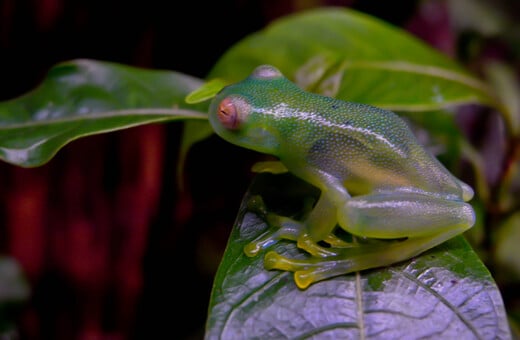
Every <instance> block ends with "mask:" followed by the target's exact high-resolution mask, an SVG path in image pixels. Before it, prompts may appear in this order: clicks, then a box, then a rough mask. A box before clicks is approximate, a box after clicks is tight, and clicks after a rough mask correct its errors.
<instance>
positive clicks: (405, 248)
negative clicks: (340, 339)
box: [264, 229, 460, 289]
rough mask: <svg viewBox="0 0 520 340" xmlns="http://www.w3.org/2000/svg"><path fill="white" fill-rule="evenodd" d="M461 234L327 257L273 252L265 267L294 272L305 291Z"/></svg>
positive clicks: (369, 246)
mask: <svg viewBox="0 0 520 340" xmlns="http://www.w3.org/2000/svg"><path fill="white" fill-rule="evenodd" d="M458 233H460V230H457V229H454V230H451V231H449V232H444V233H439V234H437V235H434V236H430V237H416V238H409V239H404V240H402V239H401V240H388V241H381V242H375V243H366V244H359V245H358V246H356V247H351V248H343V249H340V248H335V251H336V255H335V256H330V257H327V258H320V257H315V256H312V257H309V258H306V259H291V258H288V257H285V256H283V255H280V254H278V253H276V252H275V251H270V252H268V253H267V254H266V255H265V258H264V267H265V268H266V269H268V270H271V269H278V270H285V271H291V272H294V281H295V283H296V285H297V286H298V287H299V288H301V289H305V288H307V287H308V286H309V285H311V284H312V283H315V282H318V281H322V280H325V279H328V278H331V277H335V276H339V275H344V274H348V273H352V272H356V271H361V270H365V269H370V268H377V267H384V266H388V265H391V264H393V263H397V262H401V261H404V260H407V259H409V258H411V257H413V256H416V255H418V254H420V253H422V252H424V251H426V250H428V249H430V248H432V247H434V246H436V245H438V244H440V243H442V242H444V241H446V240H448V239H450V238H452V237H453V236H455V235H456V234H458Z"/></svg>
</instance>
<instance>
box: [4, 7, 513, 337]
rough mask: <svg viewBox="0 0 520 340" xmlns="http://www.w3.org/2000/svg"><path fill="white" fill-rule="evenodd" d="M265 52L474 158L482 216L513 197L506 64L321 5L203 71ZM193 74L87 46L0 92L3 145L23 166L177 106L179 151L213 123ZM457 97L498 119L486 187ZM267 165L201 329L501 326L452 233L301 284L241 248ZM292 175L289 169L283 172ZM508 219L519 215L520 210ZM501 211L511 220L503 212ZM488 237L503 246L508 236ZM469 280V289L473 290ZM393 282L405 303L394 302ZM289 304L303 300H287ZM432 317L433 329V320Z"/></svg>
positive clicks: (227, 72) (485, 280) (284, 67)
mask: <svg viewBox="0 0 520 340" xmlns="http://www.w3.org/2000/svg"><path fill="white" fill-rule="evenodd" d="M302 37H304V38H302ZM266 63H268V64H273V65H274V66H276V67H278V68H279V69H280V70H281V71H282V72H283V73H284V74H285V75H287V76H288V77H290V78H291V79H292V80H294V81H295V82H296V83H297V84H298V85H300V86H301V87H303V88H305V89H307V90H310V91H314V92H318V93H322V94H325V95H330V96H335V97H337V98H341V99H344V100H350V101H356V102H363V103H368V104H372V105H377V106H380V107H383V108H387V109H392V110H395V111H398V112H401V113H403V114H406V116H407V117H408V119H410V121H411V122H412V124H414V127H415V129H416V132H417V133H418V134H419V133H420V132H421V131H423V130H427V131H429V134H427V138H426V139H425V140H424V142H425V144H426V145H427V146H428V147H431V148H432V150H433V148H434V147H436V146H438V145H441V146H442V147H443V150H445V151H452V152H445V153H440V154H439V157H440V158H442V159H443V161H444V162H445V164H448V165H449V167H450V169H451V170H452V171H453V172H455V173H456V174H457V175H459V177H462V175H463V174H462V173H461V172H460V169H461V167H462V166H464V164H465V163H464V162H468V163H470V164H471V165H472V167H473V170H474V180H475V186H476V187H477V194H478V197H477V198H476V199H475V200H474V202H472V203H473V204H474V205H475V208H476V210H477V211H478V212H479V221H478V224H479V225H482V224H485V222H486V221H487V220H489V217H490V216H496V215H493V214H496V211H497V210H496V207H498V210H499V211H500V216H502V215H512V212H514V211H516V210H518V206H517V203H516V201H515V200H514V199H513V198H514V197H515V196H514V195H515V193H516V192H517V191H516V190H518V182H519V180H518V179H519V178H520V175H519V174H518V173H519V172H518V158H519V157H520V153H518V152H515V151H514V150H518V148H519V146H518V144H519V143H518V135H517V134H518V121H519V118H518V115H519V114H520V113H519V111H518V105H517V103H518V100H517V97H516V96H515V93H514V91H507V90H508V89H511V88H514V87H513V86H515V85H514V80H512V77H511V76H510V72H509V71H508V70H507V68H505V67H502V66H500V65H498V66H496V65H495V66H490V67H489V68H488V71H489V72H488V74H489V79H490V81H489V82H487V81H486V80H483V79H480V78H478V77H476V76H475V75H473V74H472V73H471V72H469V71H467V70H465V69H464V68H463V67H462V66H460V65H458V64H457V63H456V62H455V61H453V60H451V59H449V58H448V57H446V56H444V55H442V54H441V53H439V52H436V51H435V50H433V49H432V48H431V47H429V46H427V45H426V44H424V43H422V42H420V41H419V40H417V39H416V38H413V37H412V36H411V35H409V34H407V33H405V32H404V31H402V30H400V29H397V28H395V27H392V26H390V25H388V24H386V23H384V22H382V21H379V20H377V19H375V18H372V17H369V16H367V15H363V14H361V13H357V12H354V11H352V10H347V9H340V8H326V9H318V10H314V11H309V12H305V13H300V14H296V15H293V16H290V17H286V18H282V19H280V20H278V21H276V22H274V23H273V24H271V25H270V26H268V27H267V28H266V29H264V30H262V31H260V32H258V33H256V34H253V35H251V36H249V37H246V38H245V39H244V40H242V41H240V42H239V43H237V44H236V45H235V46H233V47H232V48H231V49H230V50H229V51H228V52H227V53H225V54H224V55H223V56H222V58H221V59H220V60H219V61H218V62H217V63H216V65H215V66H214V68H213V70H212V71H211V72H210V74H209V76H208V80H210V79H217V78H218V79H221V81H222V83H230V82H234V81H237V80H240V79H242V78H243V77H245V76H247V75H248V74H249V72H250V71H251V70H252V69H253V68H254V67H256V66H257V65H259V64H266ZM202 83H203V81H202V80H200V79H195V78H193V77H190V76H187V75H183V74H179V73H177V72H171V71H158V70H142V69H137V68H133V67H129V66H123V65H118V64H113V63H106V62H101V61H95V60H74V61H70V62H67V63H63V64H60V65H58V66H56V67H55V68H53V69H52V70H50V72H49V73H48V75H47V77H46V79H45V81H44V82H43V84H42V85H41V86H40V87H39V88H37V89H36V90H34V91H32V92H30V93H28V94H26V95H24V96H22V97H20V98H16V99H13V100H10V101H6V102H3V103H0V158H2V159H4V160H5V161H7V162H10V163H12V164H16V165H20V166H24V167H31V166H38V165H41V164H44V163H45V162H47V161H49V160H50V159H51V158H52V156H54V155H55V153H56V152H57V151H58V150H59V149H60V148H61V147H63V146H64V145H65V144H66V143H69V142H71V141H73V140H75V139H77V138H80V137H84V136H87V135H92V134H96V133H104V132H109V131H114V130H117V129H125V128H129V127H132V126H136V125H141V124H149V123H152V122H167V121H172V120H185V132H184V137H183V144H182V147H181V153H180V160H179V164H181V165H182V164H183V158H184V157H185V156H186V153H187V151H188V150H189V148H190V146H191V145H192V144H193V143H195V142H197V141H199V140H201V139H204V138H206V137H207V136H209V135H210V134H211V133H212V131H211V129H210V127H209V124H207V122H206V121H205V120H204V119H205V117H206V116H205V114H206V113H205V112H206V110H207V102H199V101H200V99H205V98H206V97H207V96H205V95H202V96H201V97H200V98H197V97H196V96H195V98H194V96H193V94H192V95H191V97H189V103H187V102H186V101H185V100H184V99H185V97H186V96H187V95H188V94H190V93H192V91H193V90H194V89H196V88H198V87H199V86H200V85H201V84H202ZM405 84H408V85H406V89H404V86H405ZM409 84H413V86H410V85H409ZM493 88H496V89H497V92H494V90H493ZM497 93H498V95H497ZM195 102H198V103H195ZM462 104H478V105H479V106H483V107H484V106H485V107H488V108H492V109H494V110H496V111H498V112H500V114H501V115H502V117H503V119H504V120H505V121H506V122H507V123H508V130H507V131H508V136H507V137H508V142H509V143H508V144H507V145H508V147H509V148H510V150H509V151H508V152H506V155H507V157H509V158H508V159H507V162H506V164H508V166H507V168H506V169H504V170H503V173H502V174H501V176H500V178H499V181H498V182H497V184H496V186H495V187H494V188H489V187H488V182H487V181H486V178H485V174H484V169H485V165H484V162H483V157H482V155H481V154H480V153H479V150H477V148H475V146H474V145H473V144H472V143H471V141H470V140H468V138H467V137H466V136H465V135H464V134H463V133H462V132H461V131H460V129H459V128H458V126H457V124H456V123H455V119H454V112H455V111H456V110H455V107H456V106H459V105H462ZM419 112H420V113H419ZM457 170H459V171H457ZM265 177H266V176H260V177H259V178H258V179H257V180H256V181H255V182H254V183H253V186H252V187H251V190H250V192H249V193H248V194H247V195H246V196H245V198H244V202H245V203H244V204H243V206H242V208H241V210H240V213H239V217H238V219H237V223H236V225H235V226H234V228H233V230H232V232H231V236H230V239H229V244H228V247H227V249H226V252H225V254H224V257H223V261H222V263H221V266H220V268H219V271H218V273H217V276H216V278H215V283H214V288H213V292H212V297H211V302H210V309H209V317H208V324H207V334H206V336H207V337H208V338H219V337H221V336H224V335H238V334H240V335H241V336H240V337H244V336H248V337H254V336H257V335H258V336H259V337H265V336H271V337H272V336H275V337H279V336H285V337H296V336H301V337H303V336H307V335H316V334H320V333H323V332H330V333H327V334H333V335H336V336H339V335H341V334H343V332H346V334H354V333H356V332H362V333H363V334H365V335H367V336H369V337H370V338H378V337H387V336H392V337H395V336H397V335H398V334H401V333H399V332H405V333H410V332H419V330H418V329H417V328H414V327H417V326H419V325H420V324H419V323H417V322H410V320H419V319H420V320H422V321H424V322H426V323H427V326H424V327H421V331H422V332H424V335H425V336H426V335H431V334H434V333H435V334H436V333H438V332H446V333H443V334H444V335H446V336H448V335H449V334H454V333H451V332H455V331H454V330H455V329H457V330H460V329H461V327H462V329H464V330H465V331H467V332H468V334H471V335H473V336H474V337H475V338H490V337H496V338H508V337H509V330H508V326H507V321H506V318H505V313H504V311H503V305H502V301H501V297H500V294H499V292H498V290H497V287H496V286H495V283H494V281H493V279H492V277H491V276H490V274H489V272H488V270H487V269H486V268H485V267H484V265H483V264H482V262H481V261H480V260H479V258H478V257H477V256H476V254H475V253H474V251H473V250H472V249H471V247H469V246H468V244H467V243H466V242H465V241H464V240H463V239H462V238H461V237H458V238H455V239H453V240H451V241H449V242H447V243H445V244H443V245H441V246H439V247H437V248H435V249H433V250H431V251H429V252H427V253H425V254H423V255H421V256H419V257H417V258H416V259H413V260H411V261H409V262H407V263H404V264H401V265H396V266H392V267H390V268H384V269H379V270H373V271H367V272H363V273H357V274H356V275H352V276H344V277H338V278H334V279H332V280H328V281H326V282H322V283H318V284H316V285H314V286H312V287H311V288H310V289H308V290H307V291H300V290H298V289H296V288H295V286H294V284H293V283H292V281H291V280H289V279H288V275H287V274H286V273H279V272H267V271H265V270H264V269H263V268H262V265H261V260H262V257H261V256H258V257H256V258H253V259H249V258H245V257H244V255H243V252H242V247H243V245H244V243H245V242H246V241H247V240H251V239H253V238H254V237H255V235H256V234H257V233H258V232H260V231H261V230H262V229H263V228H264V224H263V223H262V222H260V221H258V220H257V219H255V217H254V216H253V215H252V214H250V213H248V212H247V201H248V199H249V196H250V195H252V193H255V192H258V193H261V194H262V195H265V196H269V195H270V194H269V192H268V190H269V187H270V186H272V181H275V180H274V179H272V178H269V180H266V179H265ZM267 177H269V176H267ZM466 177H467V179H471V176H466ZM290 181H294V179H287V180H286V182H290ZM297 187H298V188H299V189H295V188H291V189H288V190H287V192H290V193H291V197H290V198H291V199H295V200H298V199H301V198H302V197H308V196H312V195H313V194H312V192H305V190H303V189H301V188H300V187H301V186H297ZM271 196H273V197H274V198H273V199H272V200H273V201H275V202H277V203H275V204H273V205H272V209H273V210H277V211H281V212H286V213H287V212H288V211H289V212H292V213H295V214H298V213H300V214H301V210H302V209H303V208H302V207H301V206H300V207H299V208H297V209H296V210H291V209H289V210H287V209H286V208H285V207H284V206H283V204H282V203H281V202H284V201H287V199H286V198H281V196H276V195H272V194H271ZM268 203H269V202H268ZM490 207H493V208H495V209H493V210H492V209H490ZM293 209H294V208H293ZM511 219H514V220H517V215H513V217H511ZM504 225H505V227H507V228H512V227H511V225H514V223H513V222H505V223H504ZM506 239H507V238H506ZM500 240H503V238H501V239H500ZM499 244H504V247H506V246H507V247H511V245H510V243H508V242H507V241H501V243H499ZM476 245H477V246H478V244H476ZM276 247H278V249H277V250H278V251H280V252H282V253H283V252H290V253H295V252H297V250H296V249H294V245H293V244H290V243H282V244H280V245H277V246H276ZM500 249H502V250H503V249H504V248H500ZM498 254H502V253H498ZM506 254H509V253H508V252H507V251H506ZM500 256H503V255H500ZM506 257H507V256H506ZM516 262H517V261H516ZM516 262H515V261H513V263H512V264H511V265H512V266H515V265H516ZM403 285H405V286H406V287H405V288H406V289H404V290H402V289H403ZM474 292H478V294H477V297H478V298H477V300H478V302H479V303H478V304H475V300H474V299H475V297H474V296H473V293H474ZM396 294H399V300H406V303H408V305H404V304H403V305H397V304H396V303H397V302H396V300H395V299H394V298H393V297H395V295H396ZM424 294H426V295H427V297H428V298H425V297H424V296H425V295H424ZM284 297H285V298H284ZM422 299H426V300H422ZM426 301H427V302H426ZM482 301H485V303H483V302H482ZM424 302H426V303H424ZM300 305H301V309H299V310H294V308H296V307H295V306H300ZM350 307H352V308H350ZM282 310H283V311H288V310H291V311H292V312H293V313H292V314H291V317H290V318H289V319H287V320H285V319H283V318H281V317H280V315H281V314H279V313H280V311H282ZM446 311H448V312H449V313H448V314H449V315H450V316H449V317H448V316H447V314H446V313H447V312H446ZM239 312H240V313H239ZM342 313H344V314H342ZM348 313H357V314H356V315H350V314H348ZM360 316H361V317H360ZM315 318H316V319H315ZM318 318H319V319H318ZM360 320H362V321H360ZM405 320H408V321H406V322H405ZM383 321H384V322H385V323H386V322H387V323H388V324H394V323H395V324H394V327H389V328H386V329H379V328H378V327H383V326H382V322H383ZM404 325H406V326H404ZM441 325H442V330H439V331H438V330H437V329H436V328H435V327H440V326H441ZM240 332H246V333H245V334H244V333H242V334H241V333H240ZM277 332H281V333H277ZM351 332H354V333H351Z"/></svg>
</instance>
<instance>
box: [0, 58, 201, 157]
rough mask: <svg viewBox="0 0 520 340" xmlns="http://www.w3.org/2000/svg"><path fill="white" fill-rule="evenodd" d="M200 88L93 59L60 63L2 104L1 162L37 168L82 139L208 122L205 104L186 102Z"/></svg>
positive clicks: (189, 80) (179, 78) (168, 75)
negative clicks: (134, 129)
mask: <svg viewBox="0 0 520 340" xmlns="http://www.w3.org/2000/svg"><path fill="white" fill-rule="evenodd" d="M201 84H202V81H201V80H199V79H196V78H193V77H190V76H186V75H183V74H180V73H177V72H171V71H158V70H145V69H139V68H134V67H129V66H124V65H118V64H114V63H107V62H100V61H94V60H74V61H69V62H65V63H62V64H59V65H57V66H55V67H54V68H52V69H51V70H50V72H49V73H48V75H47V77H46V78H45V80H44V81H43V83H42V84H41V85H40V86H39V87H38V88H37V89H35V90H34V91H32V92H30V93H28V94H26V95H24V96H22V97H19V98H15V99H12V100H9V101H5V102H1V103H0V159H3V160H5V161H7V162H10V163H13V164H17V165H21V166H26V167H31V166H38V165H41V164H43V163H45V162H47V161H48V160H50V159H51V158H52V157H53V156H54V155H55V154H56V152H57V151H58V150H59V149H60V148H62V147H63V146H64V145H65V144H67V143H69V142H70V141H72V140H74V139H77V138H80V137H83V136H87V135H92V134H97V133H102V132H109V131H114V130H119V129H124V128H129V127H132V126H137V125H141V124H149V123H154V122H166V121H172V120H176V119H207V115H206V108H205V106H204V105H199V106H193V105H188V104H186V103H185V101H184V98H185V97H186V95H187V94H188V93H189V92H191V91H193V90H194V89H196V88H198V87H199V86H200V85H201ZM200 108H203V109H200Z"/></svg>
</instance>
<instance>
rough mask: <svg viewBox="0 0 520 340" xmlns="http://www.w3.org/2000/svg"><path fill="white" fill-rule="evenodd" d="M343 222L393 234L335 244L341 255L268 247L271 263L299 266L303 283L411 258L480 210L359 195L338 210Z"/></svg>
mask: <svg viewBox="0 0 520 340" xmlns="http://www.w3.org/2000/svg"><path fill="white" fill-rule="evenodd" d="M338 220H339V224H340V226H341V227H342V228H343V229H345V230H346V231H348V232H351V233H352V234H354V235H359V236H364V237H370V238H377V239H387V240H386V241H381V240H379V242H375V243H372V242H369V243H360V244H359V245H358V247H351V248H343V249H340V248H335V252H336V254H337V255H336V256H331V257H328V258H326V259H323V258H317V257H311V258H307V259H304V260H296V259H289V258H286V257H283V256H281V255H279V254H276V253H275V252H268V253H267V254H266V256H265V260H264V265H265V267H266V268H267V269H281V270H287V271H292V272H294V279H295V282H296V284H297V285H298V287H300V288H306V287H308V286H309V285H310V284H311V283H313V282H317V281H321V280H324V279H327V278H330V277H334V276H338V275H342V274H347V273H351V272H354V271H360V270H364V269H370V268H376V267H382V266H387V265H390V264H393V263H397V262H400V261H404V260H407V259H409V258H411V257H413V256H416V255H418V254H420V253H422V252H424V251H426V250H428V249H430V248H432V247H435V246H437V245H438V244H440V243H442V242H444V241H446V240H448V239H450V238H452V237H453V236H455V235H457V234H460V233H462V232H464V231H465V230H467V229H469V228H470V227H471V226H472V225H473V223H474V221H475V215H474V212H473V209H472V208H471V206H470V205H469V204H467V203H464V202H462V201H450V200H446V199H443V198H439V197H435V196H431V195H424V194H415V193H398V192H393V193H391V194H375V195H366V196H357V197H355V198H352V199H349V200H347V201H346V202H345V204H344V206H343V209H341V210H339V211H338Z"/></svg>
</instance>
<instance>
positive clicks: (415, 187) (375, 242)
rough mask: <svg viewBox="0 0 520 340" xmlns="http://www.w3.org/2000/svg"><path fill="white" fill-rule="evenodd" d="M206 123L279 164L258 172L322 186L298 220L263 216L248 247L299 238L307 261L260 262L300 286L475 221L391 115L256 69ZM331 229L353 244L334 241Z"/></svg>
mask: <svg viewBox="0 0 520 340" xmlns="http://www.w3.org/2000/svg"><path fill="white" fill-rule="evenodd" d="M209 120H210V123H211V125H212V126H213V129H214V130H215V132H216V133H217V134H218V135H219V136H220V137H222V138H223V139H225V140H227V141H229V142H231V143H233V144H236V145H239V146H242V147H245V148H248V149H251V150H255V151H258V152H261V153H266V154H270V155H272V156H275V157H276V159H278V160H279V161H274V162H261V163H258V164H256V165H255V167H254V168H255V170H256V171H258V172H272V173H282V172H286V171H289V172H291V173H292V174H294V175H296V176H298V177H300V178H301V179H303V180H304V181H307V182H308V183H310V184H312V185H313V186H315V187H317V188H318V189H319V190H320V192H321V194H320V196H319V199H318V200H317V202H316V204H315V205H314V206H313V208H312V211H311V212H310V213H309V214H308V215H307V217H306V218H305V219H304V220H303V221H297V220H294V219H291V218H289V217H284V216H278V215H275V214H273V213H267V214H265V216H264V218H265V219H266V221H267V222H268V223H269V224H270V225H271V226H272V227H273V228H271V229H269V231H268V232H266V233H265V234H263V235H261V236H260V237H259V238H258V239H255V240H254V241H252V242H251V243H250V244H248V245H247V246H246V247H245V249H244V251H245V253H246V255H248V256H256V255H257V254H259V252H260V251H261V250H263V249H264V248H268V247H269V246H270V245H272V244H273V243H274V242H277V241H279V240H281V239H288V240H293V241H295V242H296V244H297V245H298V247H299V248H301V249H303V250H304V251H305V252H307V253H308V254H309V256H307V257H306V258H304V259H301V258H299V259H294V258H288V257H285V256H282V255H280V254H278V253H276V252H274V251H269V252H267V253H266V255H265V258H264V266H265V268H267V269H278V270H286V271H291V272H294V280H295V282H296V285H297V286H298V287H300V288H302V289H305V288H307V287H308V286H309V285H310V284H312V283H314V282H317V281H320V280H324V279H327V278H330V277H333V276H338V275H343V274H347V273H351V272H354V271H360V270H364V269H369V268H376V267H382V266H388V265H391V264H393V263H396V262H400V261H404V260H406V259H409V258H411V257H413V256H416V255H418V254H420V253H422V252H424V251H426V250H428V249H430V248H432V247H434V246H436V245H439V244H440V243H442V242H444V241H446V240H448V239H450V238H452V237H454V236H455V235H458V234H460V233H462V232H464V231H466V230H467V229H469V228H471V227H472V226H473V224H474V222H475V213H474V211H473V209H472V207H471V205H470V204H468V203H466V202H468V201H469V200H470V199H471V198H472V197H473V190H472V189H471V187H469V186H468V185H467V184H465V183H463V182H461V181H460V180H458V179H457V178H456V177H454V176H453V175H452V174H451V173H450V172H449V171H448V170H447V169H446V168H445V167H444V166H443V165H442V164H441V163H440V162H439V161H438V160H437V159H436V158H435V157H434V156H432V155H431V154H430V153H428V152H427V151H426V150H425V149H424V148H423V147H422V146H421V145H420V144H419V143H418V141H417V139H416V138H415V136H414V135H413V133H412V132H411V130H410V129H409V127H408V126H407V124H406V123H405V122H404V121H403V120H402V119H401V118H400V117H399V116H397V115H396V114H394V113H393V112H391V111H387V110H382V109H380V108H377V107H373V106H369V105H365V104H358V103H352V102H346V101H342V100H338V99H334V98H331V97H326V96H321V95H317V94H313V93H309V92H305V91H303V90H302V89H300V88H299V87H298V86H296V85H295V84H294V83H292V82H291V81H290V80H288V79H287V78H286V77H285V76H284V75H283V74H282V73H281V72H280V71H279V70H278V69H276V68H275V67H273V66H270V65H262V66H259V67H257V68H256V69H255V70H254V71H253V73H252V74H251V75H250V76H249V77H247V78H246V79H244V80H243V81H241V82H238V83H236V84H232V85H229V86H227V87H225V88H223V89H222V90H221V91H220V92H219V93H218V94H217V95H216V96H215V97H214V98H213V100H212V102H211V105H210V112H209ZM337 228H341V229H343V230H345V231H347V232H348V233H350V234H351V235H353V236H354V237H353V240H345V239H344V238H341V237H339V236H338V234H337V233H335V230H337ZM381 240H389V241H381Z"/></svg>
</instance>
